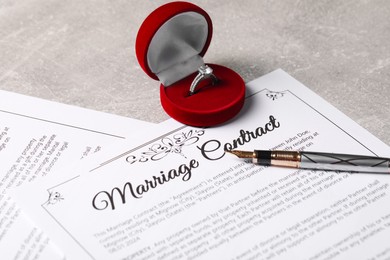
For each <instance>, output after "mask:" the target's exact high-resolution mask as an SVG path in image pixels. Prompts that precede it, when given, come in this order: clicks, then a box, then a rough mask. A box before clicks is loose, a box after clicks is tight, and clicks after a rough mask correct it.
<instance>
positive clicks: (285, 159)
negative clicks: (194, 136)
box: [225, 150, 390, 174]
mask: <svg viewBox="0 0 390 260" xmlns="http://www.w3.org/2000/svg"><path fill="white" fill-rule="evenodd" d="M225 152H227V153H231V154H234V155H236V156H237V157H239V158H246V159H252V162H253V163H255V164H259V165H263V166H280V167H290V168H300V169H309V170H331V171H348V172H362V173H387V174H390V158H384V157H374V156H365V155H352V154H337V153H321V152H303V151H302V152H299V151H271V150H254V151H253V152H249V151H239V150H226V151H225Z"/></svg>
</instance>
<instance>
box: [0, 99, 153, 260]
mask: <svg viewBox="0 0 390 260" xmlns="http://www.w3.org/2000/svg"><path fill="white" fill-rule="evenodd" d="M0 100H1V102H0V165H1V167H0V254H1V256H0V258H1V259H62V258H63V255H62V253H61V252H60V251H58V249H57V248H56V247H55V246H53V245H52V244H51V243H50V241H49V239H48V237H47V236H46V235H45V234H44V233H43V232H42V231H41V230H40V229H38V228H37V227H36V226H35V225H33V224H32V222H31V221H30V220H29V219H27V218H26V216H25V215H24V214H23V213H22V212H21V210H20V209H19V208H18V207H17V206H16V203H15V202H14V201H13V200H12V199H10V197H9V194H8V193H9V190H10V189H12V188H14V187H16V186H21V187H23V185H24V184H25V183H28V182H31V181H34V180H36V179H41V178H42V177H43V176H51V174H52V173H54V172H56V171H58V170H59V169H62V170H63V172H64V173H65V174H66V171H67V170H69V169H70V168H71V167H72V166H73V164H75V163H76V162H78V161H80V159H81V158H83V157H86V156H88V155H90V154H93V153H94V152H96V151H100V150H101V149H102V148H103V147H105V146H107V145H111V144H113V143H115V142H122V141H123V140H124V139H126V138H128V137H131V136H132V135H134V137H135V136H136V133H137V132H138V131H141V130H145V129H146V127H149V126H152V124H149V123H146V122H142V121H139V120H134V119H129V118H124V117H119V116H114V115H110V114H106V113H101V112H96V111H92V110H87V109H83V108H78V107H73V106H68V105H64V104H59V103H55V102H50V101H45V100H41V99H37V98H33V97H27V96H23V95H18V94H15V93H10V92H6V91H0ZM130 139H131V138H130ZM30 195H31V194H30ZM48 245H50V246H48Z"/></svg>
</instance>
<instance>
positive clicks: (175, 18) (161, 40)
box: [135, 2, 212, 87]
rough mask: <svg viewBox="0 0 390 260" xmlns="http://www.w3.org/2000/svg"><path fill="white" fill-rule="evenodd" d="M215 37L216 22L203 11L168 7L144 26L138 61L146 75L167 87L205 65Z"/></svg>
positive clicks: (184, 4) (183, 6)
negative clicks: (208, 50)
mask: <svg viewBox="0 0 390 260" xmlns="http://www.w3.org/2000/svg"><path fill="white" fill-rule="evenodd" d="M211 36H212V22H211V19H210V17H209V15H208V14H207V13H206V12H205V11H204V10H203V9H201V8H200V7H198V6H196V5H194V4H191V3H188V2H172V3H168V4H165V5H163V6H161V7H159V8H157V9H156V10H154V11H153V12H152V13H151V14H150V15H149V16H148V17H147V18H146V19H145V21H144V22H143V23H142V25H141V27H140V29H139V31H138V34H137V38H136V45H135V49H136V55H137V59H138V62H139V64H140V66H141V67H142V69H143V70H144V71H145V72H146V74H148V75H149V76H150V77H151V78H153V79H156V80H159V81H160V82H161V83H162V84H163V85H164V86H166V87H167V86H170V85H172V84H174V83H175V82H177V81H179V80H181V79H183V78H185V77H187V76H189V75H191V74H192V73H194V72H196V71H197V69H198V68H199V67H200V66H201V65H203V64H204V62H203V58H202V57H203V55H204V54H205V52H206V51H207V49H208V47H209V45H210V41H211Z"/></svg>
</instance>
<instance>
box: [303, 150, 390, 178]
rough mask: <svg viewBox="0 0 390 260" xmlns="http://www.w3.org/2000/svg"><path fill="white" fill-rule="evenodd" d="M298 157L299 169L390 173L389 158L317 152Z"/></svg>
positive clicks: (305, 153)
mask: <svg viewBox="0 0 390 260" xmlns="http://www.w3.org/2000/svg"><path fill="white" fill-rule="evenodd" d="M300 155H301V163H300V168H305V169H320V170H332V171H349V172H370V173H390V170H389V169H390V168H389V167H390V160H389V158H382V157H372V156H362V155H349V154H334V153H317V152H301V153H300Z"/></svg>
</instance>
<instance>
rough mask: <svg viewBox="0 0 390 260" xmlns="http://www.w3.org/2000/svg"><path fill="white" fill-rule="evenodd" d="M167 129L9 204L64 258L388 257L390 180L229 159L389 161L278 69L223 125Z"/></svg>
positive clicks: (380, 146)
mask: <svg viewBox="0 0 390 260" xmlns="http://www.w3.org/2000/svg"><path fill="white" fill-rule="evenodd" d="M167 124H168V125H170V130H168V131H165V132H163V133H157V132H156V133H155V135H154V136H152V135H150V138H149V141H146V142H142V143H139V144H138V145H137V146H132V145H130V144H127V145H125V146H120V145H119V144H118V145H117V146H114V147H111V148H110V149H109V151H106V153H100V155H97V156H96V157H94V158H90V159H89V160H88V158H87V160H86V161H85V164H84V165H83V166H80V167H78V168H76V169H75V170H74V171H73V172H72V173H70V174H71V175H73V176H72V177H71V178H70V177H69V178H68V179H65V180H62V181H57V182H52V181H51V182H44V181H43V182H39V183H38V182H36V183H33V184H31V185H28V186H25V189H18V190H16V191H15V194H14V195H15V198H16V199H17V201H18V202H20V205H21V206H22V208H23V209H25V210H26V211H27V212H28V213H29V214H30V216H31V217H32V218H33V219H34V220H35V221H36V223H37V225H39V226H41V227H42V228H43V229H44V230H45V231H47V233H48V234H49V236H50V237H51V238H52V239H53V240H54V241H55V242H56V243H57V244H58V245H59V246H60V248H61V249H63V250H64V252H65V254H66V256H67V257H69V259H129V260H130V259H232V260H233V259H234V260H239V259H248V260H249V259H310V260H317V259H388V258H389V257H390V243H389V239H390V207H389V206H388V205H389V203H390V196H389V184H390V174H352V173H348V172H333V171H309V170H298V169H288V168H277V167H262V166H258V165H254V164H251V163H249V162H245V161H242V160H240V159H238V158H235V157H234V156H232V155H229V154H227V153H225V150H231V149H246V150H253V149H279V150H301V151H302V150H305V151H310V150H312V151H322V152H334V153H356V154H364V155H371V156H381V157H389V156H390V149H389V147H388V146H387V145H385V144H384V143H382V142H380V141H379V140H378V139H376V138H375V137H373V136H372V135H371V134H369V133H368V132H367V131H365V130H364V129H362V128H361V127H359V126H358V125H357V124H356V123H354V122H353V121H352V120H351V119H349V118H348V117H346V116H345V115H343V114H342V113H340V112H339V111H338V110H337V109H335V108H334V107H332V106H330V105H329V104H328V103H326V102H325V101H324V100H322V99H321V98H320V97H318V96H317V95H315V94H314V93H313V92H311V91H310V90H308V89H307V88H306V87H305V86H303V85H302V84H300V83H299V82H297V81H296V80H294V79H293V78H291V77H290V76H289V75H287V74H286V73H285V72H283V71H282V70H277V71H275V72H272V73H270V74H268V75H266V76H264V77H261V78H259V79H257V80H255V81H252V82H250V83H249V84H247V98H246V102H245V106H244V108H243V110H242V111H241V113H240V114H239V115H238V116H237V117H236V118H235V119H233V120H232V121H230V122H229V123H227V124H225V125H222V126H218V127H213V128H205V129H203V128H194V127H190V126H184V125H180V124H178V123H175V122H174V121H170V122H168V123H167ZM145 135H147V133H144V134H143V135H142V136H143V137H144V136H145ZM334 160H335V163H340V162H341V159H338V158H336V157H335V158H334ZM86 165H87V167H86ZM373 167H375V166H373ZM86 168H88V169H87V170H86ZM69 176H70V175H69Z"/></svg>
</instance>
